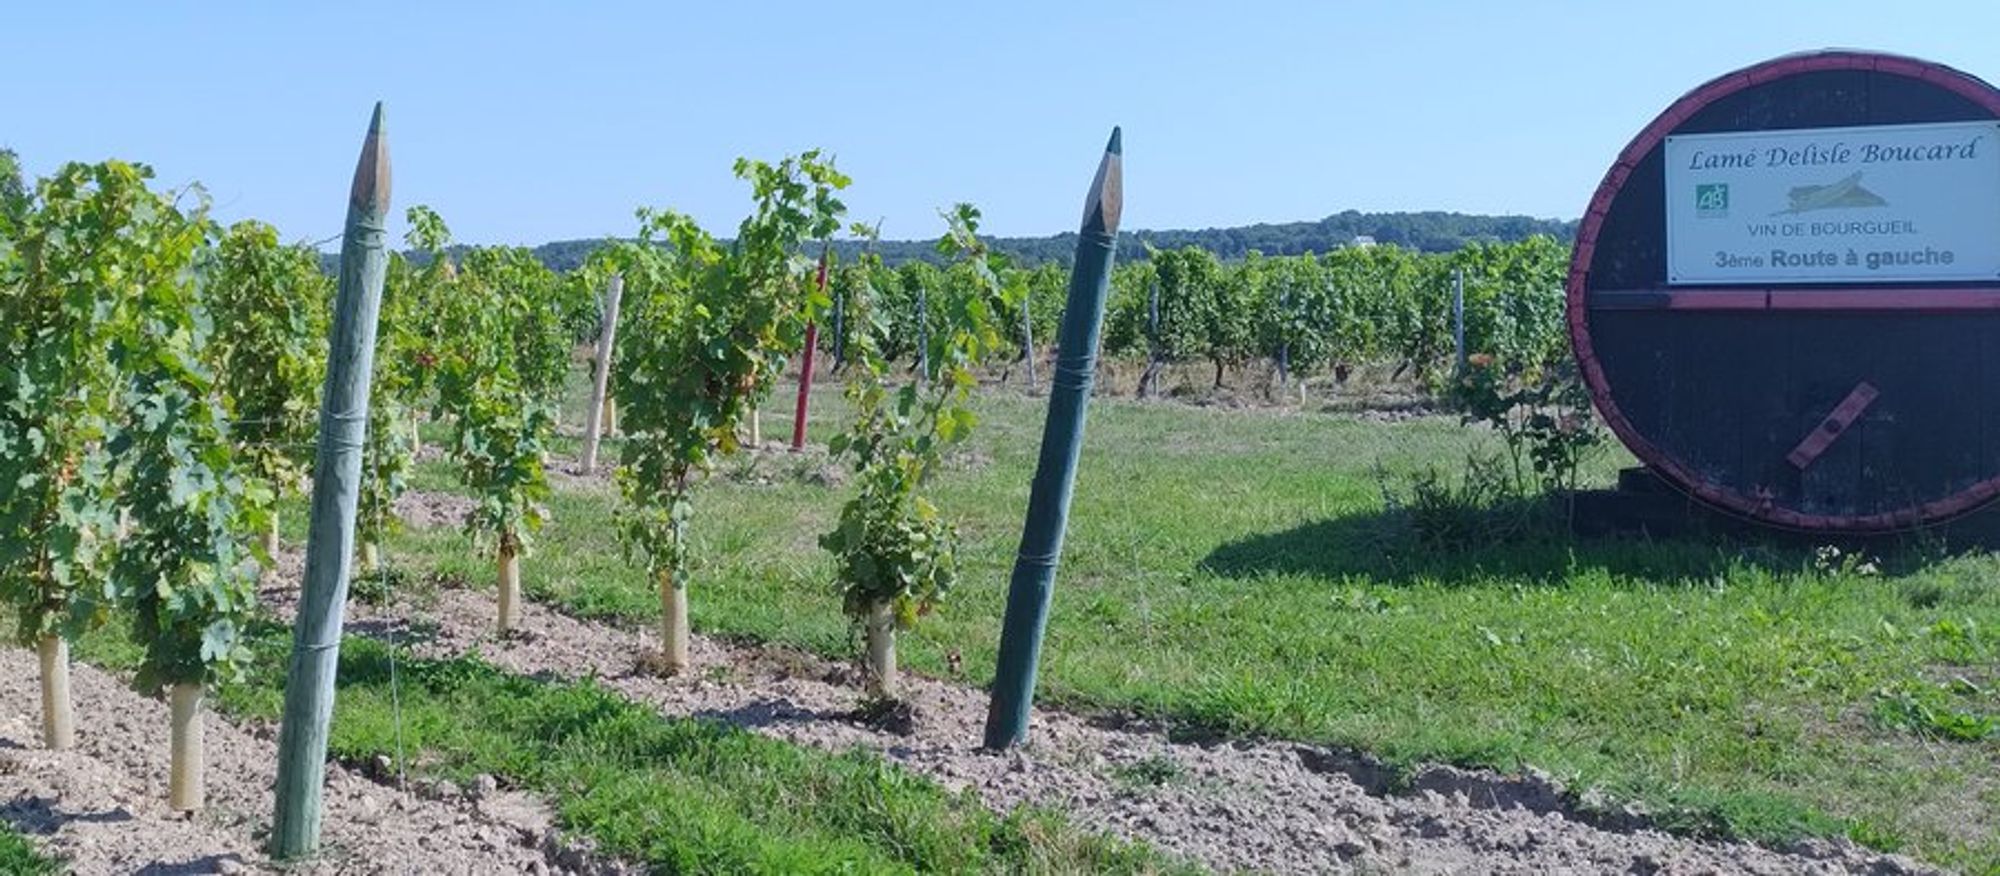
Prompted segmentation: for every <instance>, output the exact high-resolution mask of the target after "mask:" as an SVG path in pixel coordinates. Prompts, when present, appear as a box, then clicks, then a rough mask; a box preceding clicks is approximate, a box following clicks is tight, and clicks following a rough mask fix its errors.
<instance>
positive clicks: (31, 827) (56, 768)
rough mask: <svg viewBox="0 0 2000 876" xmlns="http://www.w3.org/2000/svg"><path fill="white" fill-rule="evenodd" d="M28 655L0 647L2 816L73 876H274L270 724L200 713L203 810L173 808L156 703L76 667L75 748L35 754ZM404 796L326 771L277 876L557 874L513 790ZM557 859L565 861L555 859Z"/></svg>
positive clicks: (35, 692)
mask: <svg viewBox="0 0 2000 876" xmlns="http://www.w3.org/2000/svg"><path fill="white" fill-rule="evenodd" d="M37 678H38V668H37V666H36V660H35V657H34V656H33V655H32V654H30V653H28V652H27V651H24V650H21V649H5V650H0V800H5V801H6V802H5V803H4V804H0V818H4V819H6V820H7V821H8V822H9V823H11V824H12V825H14V827H15V828H16V829H17V830H20V831H21V832H23V833H25V834H28V835H30V836H31V837H33V838H34V839H35V841H36V842H37V843H38V844H39V845H40V846H41V847H42V848H43V849H44V850H45V851H47V852H48V853H50V854H53V855H57V856H61V857H63V858H65V859H67V860H68V862H69V868H70V872H72V873H74V874H77V876H100V874H101V876H111V874H131V873H149V874H169V873H172V874H206V873H276V872H280V870H279V868H277V866H276V865H274V864H273V863H272V862H271V861H270V860H269V857H268V856H267V855H266V854H265V853H264V842H265V840H266V838H267V837H268V834H269V829H270V819H271V811H272V806H273V799H274V798H273V796H272V795H273V791H272V788H273V785H274V784H275V782H276V780H277V760H278V755H277V732H276V727H275V726H269V725H253V726H247V727H243V726H237V725H236V724H234V723H232V722H230V721H228V720H225V719H223V718H221V717H220V716H217V715H215V714H214V713H213V712H210V713H209V714H207V715H205V716H204V720H205V721H206V724H205V731H204V732H205V736H206V747H207V753H208V762H207V772H208V786H207V790H208V806H207V808H206V809H204V810H202V811H201V812H198V813H195V814H194V815H193V816H191V817H190V816H186V815H181V814H177V813H174V812H171V811H169V810H168V809H167V806H166V796H167V791H166V789H167V761H168V751H167V736H168V733H167V730H168V728H167V717H168V716H167V707H166V704H165V703H164V702H161V701H158V700H154V699H150V698H147V697H143V696H140V695H139V694H138V693H136V692H134V691H133V690H132V689H131V688H130V687H129V686H128V685H127V684H126V682H125V681H124V680H122V679H120V678H117V677H115V676H113V675H111V674H109V673H106V672H103V671H101V670H98V669H96V668H94V667H91V666H87V665H82V664H79V665H76V666H74V667H73V668H72V669H71V676H70V684H71V687H72V691H71V694H72V696H74V697H75V704H76V712H77V719H78V726H77V747H76V748H75V749H73V750H71V751H62V752H55V751H46V750H43V749H41V748H40V744H41V742H40V730H39V728H40V715H41V700H40V693H39V686H38V681H37ZM425 790H426V792H427V793H426V794H425V795H420V794H417V793H409V792H405V791H401V790H398V789H396V788H395V787H393V786H389V785H385V784H383V783H380V782H377V781H374V780H371V779H369V778H367V777H365V776H363V775H361V774H360V773H358V772H356V771H352V770H349V769H346V768H345V767H343V766H341V765H339V764H329V765H328V767H327V784H326V793H325V814H324V826H323V832H322V839H323V854H322V855H321V856H320V857H319V858H318V859H316V860H313V861H311V862H307V863H304V864H299V865H290V866H287V867H285V868H284V869H283V870H282V872H284V873H289V874H348V873H354V874H361V873H368V874H490V873H547V872H556V871H559V870H560V869H562V868H560V867H551V866H550V863H549V862H550V861H552V860H565V859H567V860H570V861H571V862H572V863H576V864H579V865H582V864H585V863H587V862H584V861H582V860H581V859H579V858H578V856H577V855H576V854H575V852H574V850H570V849H566V848H563V847H561V843H560V842H559V840H558V839H557V838H556V836H555V832H554V831H553V830H552V829H551V825H552V824H553V821H552V818H551V816H550V814H549V810H548V808H547V807H546V806H544V805H542V804H541V803H540V802H538V801H536V800H534V799H532V798H529V797H526V796H524V795H521V794H515V793H510V792H499V791H497V790H496V791H495V793H492V794H490V795H487V796H485V797H482V798H479V799H473V798H472V797H470V796H467V795H458V796H453V797H450V798H444V797H438V796H436V795H435V794H433V793H429V792H430V791H431V790H432V789H425ZM565 853H568V854H567V858H565V857H564V856H565Z"/></svg>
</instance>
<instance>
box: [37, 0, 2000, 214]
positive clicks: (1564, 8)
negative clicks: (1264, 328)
mask: <svg viewBox="0 0 2000 876" xmlns="http://www.w3.org/2000/svg"><path fill="white" fill-rule="evenodd" d="M0 21H4V22H5V24H4V27H0V31H4V34H5V35H4V36H0V41H4V44H5V46H6V49H5V51H6V56H7V58H8V62H9V65H8V66H9V68H10V69H11V70H12V71H14V72H13V73H11V74H10V75H9V76H7V77H5V81H4V82H0V107H4V108H5V122H4V123H0V145H4V146H9V147H12V148H14V149H15V150H16V151H18V152H20V153H21V155H22V158H23V159H24V160H25V162H26V163H27V165H28V169H29V170H30V171H31V172H33V173H43V172H46V171H48V170H50V169H52V168H54V167H55V166H57V165H58V164H60V163H61V162H63V161H67V160H97V159H102V158H106V157H114V156H115V157H120V158H127V159H131V160H138V161H144V162H147V163H149V164H152V165H153V166H154V167H155V168H156V169H158V171H159V174H160V177H161V181H162V182H163V183H165V184H167V185H171V186H178V185H181V184H184V183H186V182H189V181H193V180H198V181H200V182H201V183H203V184H204V185H205V186H206V187H207V188H208V189H209V191H210V193H211V194H212V196H213V197H214V200H215V210H216V213H217V215H218V216H219V217H220V218H223V219H226V220H233V219H237V218H243V217H256V218H260V219H265V220H267V221H270V222H273V223H274V224H276V225H277V226H278V227H279V228H280V230H281V231H282V232H283V233H284V234H285V235H286V236H287V237H290V238H294V239H318V238H323V237H326V236H329V235H332V234H335V233H337V232H338V231H339V227H340V221H341V212H342V209H343V197H344V193H345V188H346V185H347V179H348V177H349V175H350V174H351V172H352V168H353V162H354V157H355V153H356V150H357V148H358V146H359V141H360V136H361V133H362V130H363V127H364V125H365V123H366V119H367V114H368V111H369V107H370V106H371V104H372V102H373V101H374V100H376V99H378V98H379V99H382V100H384V101H386V102H387V106H388V119H389V130H390V139H391V151H392V154H393V156H394V161H395V172H396V189H395V198H396V202H397V205H398V208H399V212H400V208H401V207H402V206H405V205H409V204H414V203H426V204H430V205H432V206H433V207H435V208H437V209H438V210H439V211H440V212H441V213H442V214H443V215H444V216H445V218H446V220H447V221H448V222H449V223H450V224H451V226H452V229H453V231H454V232H455V233H456V235H457V236H458V238H459V239H460V240H463V241H467V242H473V243H524V244H532V243H540V242H543V241H546V240H551V239H564V238H579V237H599V236H603V235H607V234H629V233H630V232H631V231H632V230H633V227H634V222H633V219H632V211H633V208H634V207H636V206H638V205H640V204H647V205H652V206H657V207H672V208H675V209H679V210H682V211H684V212H688V213H691V214H693V215H694V216H695V217H697V218H698V219H700V220H701V221H703V222H704V223H705V224H707V225H709V226H710V227H711V229H712V230H714V231H717V232H718V233H727V232H728V231H730V230H731V229H732V228H733V227H734V224H735V222H736V221H737V220H738V219H739V218H740V217H741V216H742V214H743V212H744V210H745V207H746V205H747V203H748V201H747V198H746V195H745V193H744V190H743V189H742V187H741V186H740V185H739V184H738V183H737V182H736V181H735V180H734V179H733V178H732V177H731V176H730V173H729V166H730V163H731V161H732V160H733V159H734V158H735V157H736V156H739V155H750V156H756V157H766V158H775V157H777V156H780V155H782V154H784V153H787V152H795V151H799V150H803V149H807V148H812V147H823V148H826V149H828V150H830V151H832V152H834V153H836V154H837V155H838V156H839V160H840V164H841V167H842V168H843V169H844V170H846V171H847V172H848V173H849V174H851V175H852V176H853V177H854V178H855V187H854V188H853V189H852V190H850V194H849V196H848V198H847V201H848V204H849V206H850V207H851V208H852V211H853V213H854V214H855V216H856V217H857V218H863V219H867V220H870V221H872V220H875V219H878V218H879V219H882V220H884V222H885V226H884V234H885V235H886V236H888V237H892V238H910V237H932V236H935V235H936V234H937V233H938V232H939V231H940V230H941V228H942V223H941V222H940V221H939V220H938V218H937V215H936V210H937V209H938V208H939V207H942V206H944V205H947V204H949V203H951V202H954V201H960V200H970V201H972V202H974V203H976V204H978V205H979V206H980V207H981V208H982V209H983V210H984V211H985V213H986V217H987V226H986V228H987V230H989V231H992V232H995V233H999V234H1051V233H1055V232H1059V231H1063V230H1070V229H1073V228H1074V227H1075V224H1076V221H1077V216H1078V211H1079V209H1080V205H1081V201H1082V197H1083V188H1084V187H1085V186H1086V184H1087V183H1088V182H1089V179H1090V175H1091V171H1092V169H1093V167H1094V164H1095V162H1096V154H1095V153H1096V151H1097V149H1098V148H1099V147H1100V146H1101V144H1102V143H1103V141H1104V138H1105V136H1106V134H1107V133H1108V132H1109V130H1110V128H1111V126H1112V125H1113V124H1120V125H1123V126H1124V128H1125V152H1126V201H1127V207H1126V213H1125V225H1126V227H1128V228H1199V227H1208V226H1221V225H1236V224H1244V223H1251V222H1260V221H1269V222H1280V221H1291V220H1300V219H1317V218H1320V217H1322V216H1324V215H1326V214H1328V213H1332V212H1336V211H1339V210H1343V209H1349V208H1353V209H1360V210H1422V209H1443V210H1459V211H1467V212H1493V213H1501V212H1505V213H1528V214H1531V215H1536V216H1561V217H1573V216H1575V215H1576V214H1578V213H1579V212H1581V210H1582V207H1583V204H1584V202H1585V201H1586V200H1587V198H1588V197H1589V194H1590V191H1591V189H1592V188H1593V187H1594V186H1595V185H1596V184H1597V181H1598V178H1599V176H1600V175H1601V174H1602V173H1603V171H1604V168H1605V166H1606V165H1607V164H1608V162H1609V161H1610V159H1611V158H1612V156H1613V155H1614V154H1616V152H1617V150H1618V149H1619V148H1621V147H1622V146H1623V144H1624V143H1625V142H1626V140H1627V139H1629V138H1630V137H1631V136H1632V135H1633V133H1635V132H1636V131H1637V130H1638V129H1639V128H1640V127H1641V126H1642V125H1644V124H1645V122H1646V121H1648V120H1649V119H1650V118H1652V116H1653V115H1654V114H1656V113H1657V112H1659V111H1660V110H1661V109H1663V108H1664V107H1665V106H1666V104H1667V103H1668V102H1670V101H1671V100H1672V99H1673V98H1675V97H1676V96H1678V95H1679V94H1681V93H1682V92H1684V91H1686V90H1687V89H1689V88H1692V87H1693V86H1695V85H1697V84H1699V83H1700V82H1701V81H1703V80H1705V79H1707V78H1709V77H1712V76H1714V75H1716V74H1719V73H1722V72H1725V71H1727V70H1730V69H1734V68H1736V67H1740V66H1743V65H1745V64H1748V63H1752V62H1755V61H1758V60H1762V59H1764V58H1767V57H1770V56H1773V55H1778V54H1783V53H1786V52H1791V51H1797V50H1801V49H1808V48H1819V47H1826V46H1844V47H1860V48H1874V49H1881V50H1886V51H1896V52H1901V53H1905V54H1912V55H1917V56H1919V57H1925V58H1928V59H1931V60H1936V61H1941V62H1944V63H1947V64H1951V65H1954V66H1957V67H1960V68H1961V69H1964V70H1966V71H1968V72H1970V73H1973V74H1975V75H1979V76H1982V77H1985V78H1988V79H2000V54H1996V53H1995V52H1993V51H1992V49H1991V47H1990V44H1991V41H1992V38H1993V35H1994V34H1996V33H2000V3H1992V2H1963V3H1920V2H1904V0H1898V2H1887V0H1874V2H1833V0H1823V2H1762V0H1736V2H1720V3H1717V2H1661V3H1653V2H1644V3H1641V2H1630V3H1581V2H1578V3H1557V2H1463V3H1442V2H1440V3H1420V2H1400V3H1397V2H1379V0H1378V2H1370V3H1366V4H1347V3H1330V2H1329V3H1306V2H1294V3H1258V2H1243V0H1230V2H1209V3H1177V2H1156V3H1146V4H1109V3H1104V4H1092V3H1074V2H1072V3H1041V2H1033V3H1028V2H1022V3H981V4H972V3H952V2H935V0H934V2H930V3H879V4H876V3H844V4H834V3H819V4H789V3H787V4H758V3H749V2H740V3H731V4H669V3H654V4H638V3H633V4H609V3H590V4H586V3H575V4H516V3H502V2H490V3H478V4H473V3H442V2H438V3H416V2H404V3H374V2H355V3H342V4H337V5H335V4H317V5H311V6H308V5H306V4H251V3H230V2H215V3H201V4H196V3H136V2H135V3H129V4H108V3H95V2H61V3H55V2H44V3H40V4H37V5H36V6H34V7H29V8H21V7H16V8H14V9H12V10H10V11H8V12H5V13H0Z"/></svg>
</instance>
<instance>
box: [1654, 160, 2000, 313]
mask: <svg viewBox="0 0 2000 876" xmlns="http://www.w3.org/2000/svg"><path fill="white" fill-rule="evenodd" d="M1666 169H1667V194H1668V197H1667V253H1668V261H1667V268H1668V281H1669V282H1672V283H1686V284H1697V283H1720V284H1735V283H1830V282H1831V283H1843V282H1859V283H1870V282H1882V281H1937V280H1996V279H2000V123H1996V122H1964V123H1951V124H1937V125H1888V126H1882V127H1873V128H1869V127H1857V128H1822V129H1810V130H1803V131H1770V132H1765V131H1751V132H1731V133H1722V134H1689V135H1684V136H1669V137H1668V138H1667V144H1666Z"/></svg>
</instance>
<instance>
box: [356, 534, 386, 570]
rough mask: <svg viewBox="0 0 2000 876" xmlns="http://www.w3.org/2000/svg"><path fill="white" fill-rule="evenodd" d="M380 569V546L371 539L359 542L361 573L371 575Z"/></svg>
mask: <svg viewBox="0 0 2000 876" xmlns="http://www.w3.org/2000/svg"><path fill="white" fill-rule="evenodd" d="M380 571H382V546H381V545H379V544H376V543H375V542H372V541H365V542H362V543H361V574H363V575H373V574H375V573H376V572H380Z"/></svg>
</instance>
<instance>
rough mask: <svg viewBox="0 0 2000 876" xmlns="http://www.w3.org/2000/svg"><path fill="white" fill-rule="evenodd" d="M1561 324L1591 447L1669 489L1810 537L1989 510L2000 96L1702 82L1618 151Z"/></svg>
mask: <svg viewBox="0 0 2000 876" xmlns="http://www.w3.org/2000/svg"><path fill="white" fill-rule="evenodd" d="M1567 292H1568V298H1567V318H1568V321H1569V333H1570V342H1571V344H1572V346H1573V347H1574V349H1575V351H1576V358H1577V366H1578V370H1579V371H1580V372H1581V373H1582V376H1583V381H1584V383H1585V385H1586V386H1587V387H1588V388H1589V390H1590V394H1591V399H1592V401H1593V402H1594V403H1595V405H1596V407H1597V410H1598V413H1599V414H1601V415H1602V417H1603V419H1604V421H1605V423H1606V425H1607V426H1608V427H1609V428H1610V429H1611V431H1612V432H1614V433H1615V434H1617V436H1618V438H1619V440H1621V441H1622V442H1624V444H1625V445H1626V447H1628V448H1630V449H1631V451H1632V453H1633V455H1634V456H1636V457H1638V459H1639V460H1640V461H1642V462H1644V463H1645V464H1646V466H1647V467H1648V468H1649V469H1651V470H1652V471H1653V472H1654V473H1656V474H1657V475H1659V476H1660V478H1661V479H1663V480H1665V481H1666V482H1667V483H1669V484H1672V485H1674V486H1675V487H1677V488H1679V489H1680V490H1682V491H1683V492H1685V493H1687V494H1688V495H1690V496H1692V497H1694V498H1697V499H1699V500H1701V501H1703V502H1705V503H1708V504H1709V505H1712V506H1714V507H1716V508H1719V509H1722V510H1724V511H1727V512H1729V513H1732V514H1735V515H1738V516H1741V517H1745V518H1749V519H1751V520H1754V521H1757V522H1760V523H1764V524H1768V525H1773V526H1779V527H1788V528H1795V529H1803V530H1810V531H1834V532H1880V531H1886V530H1895V529H1904V528H1909V527H1915V526H1923V525H1926V524H1930V523H1936V522H1939V521H1943V520H1945V519H1947V518H1950V517H1953V516H1955V515H1959V514H1963V513H1965V512H1968V511H1970V510H1972V509H1974V508H1977V507H1979V506H1981V505H1983V504H1985V503H1986V502H1988V501H1989V500H1992V499H1993V498H1994V497H1995V496H2000V91H1996V90H1995V89H1994V88H1993V86H1991V85H1988V84H1987V83H1985V82H1983V81H1981V80H1979V79H1977V78H1975V77H1973V76H1970V75H1968V74H1966V73H1963V72H1960V71H1958V70H1954V69H1951V68H1949V67H1945V66H1943V65H1940V64H1934V63H1930V62H1926V61H1919V60H1916V59H1913V58H1905V57H1899V56H1895V55H1886V54H1878V53H1872V52H1855V51H1829V52H1815V53H1809V54H1801V55H1790V56H1786V57H1783V58H1777V59H1774V60H1771V61H1766V62H1764V63H1761V64H1755V65H1752V66H1750V67H1746V68H1744V69H1742V70H1737V71H1734V72H1731V73H1728V74H1725V75H1723V76H1720V77H1717V78H1716V79H1714V80H1711V81H1709V82H1707V83H1705V84H1703V85H1700V86H1699V87H1697V88H1695V89H1694V90H1693V91H1690V92H1688V93H1687V94H1686V95H1685V96H1683V97H1681V98H1680V99H1679V100H1677V101H1675V102H1674V103H1673V104H1672V105H1670V106H1668V107H1667V108H1666V109H1665V110H1664V111H1663V112H1661V113H1660V115H1659V116H1658V117H1657V118H1655V119H1654V120H1653V122H1652V123H1651V124H1649V125H1647V126H1646V127H1645V128H1644V129H1643V130H1641V131H1640V132H1639V133H1638V135H1637V136H1635V137H1634V138H1633V139H1632V142H1631V143H1630V144H1629V145H1627V146H1626V147H1625V149H1624V150H1623V151H1622V152H1620V153H1619V155H1618V156H1617V158H1616V159H1615V160H1614V161H1613V163H1612V166H1611V169H1610V170H1609V171H1608V172H1606V173H1605V176H1604V181H1603V183H1602V184H1600V185H1599V186H1598V189H1597V192H1596V194H1595V195H1594V196H1593V197H1592V199H1591V202H1590V204H1589V206H1588V208H1587V209H1586V210H1585V211H1584V215H1583V220H1582V222H1580V223H1579V224H1578V230H1577V241H1576V247H1575V250H1574V254H1573V256H1572V258H1571V262H1570V274H1569V285H1568V289H1567Z"/></svg>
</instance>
